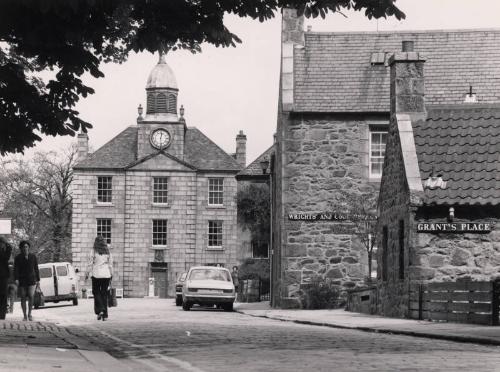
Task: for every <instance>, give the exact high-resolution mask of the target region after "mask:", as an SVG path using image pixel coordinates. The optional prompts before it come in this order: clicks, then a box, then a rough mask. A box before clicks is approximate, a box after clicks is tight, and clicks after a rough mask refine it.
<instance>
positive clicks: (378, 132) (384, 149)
mask: <svg viewBox="0 0 500 372" xmlns="http://www.w3.org/2000/svg"><path fill="white" fill-rule="evenodd" d="M368 133H369V134H368V136H369V137H368V176H369V178H370V179H378V180H379V179H380V178H381V177H382V172H383V166H384V157H385V151H386V148H387V136H388V132H387V131H383V130H380V128H377V129H373V130H372V129H370V130H369V132H368ZM374 134H377V135H382V134H385V136H386V137H385V140H386V143H385V144H383V148H382V147H381V148H380V149H379V151H383V153H384V155H383V156H373V155H372V144H373V143H372V135H374ZM380 146H381V145H380ZM372 159H382V169H381V171H380V174H373V169H372Z"/></svg>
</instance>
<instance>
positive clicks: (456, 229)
mask: <svg viewBox="0 0 500 372" xmlns="http://www.w3.org/2000/svg"><path fill="white" fill-rule="evenodd" d="M491 228H492V225H491V223H488V222H471V223H466V222H426V223H419V224H417V232H420V233H439V232H447V233H489V232H491Z"/></svg>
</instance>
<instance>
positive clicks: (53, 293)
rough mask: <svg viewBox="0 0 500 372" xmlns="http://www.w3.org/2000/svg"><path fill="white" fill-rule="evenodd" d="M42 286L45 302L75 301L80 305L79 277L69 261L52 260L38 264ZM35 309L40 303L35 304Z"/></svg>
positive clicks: (74, 302)
mask: <svg viewBox="0 0 500 372" xmlns="http://www.w3.org/2000/svg"><path fill="white" fill-rule="evenodd" d="M38 271H39V272H40V288H41V290H42V292H43V297H44V300H45V302H59V301H73V305H75V306H76V305H78V288H77V283H78V280H77V277H76V272H75V269H74V268H73V265H71V264H70V263H69V262H51V263H44V264H40V265H38ZM33 306H34V307H35V309H37V308H38V307H40V303H37V302H35V303H34V304H33Z"/></svg>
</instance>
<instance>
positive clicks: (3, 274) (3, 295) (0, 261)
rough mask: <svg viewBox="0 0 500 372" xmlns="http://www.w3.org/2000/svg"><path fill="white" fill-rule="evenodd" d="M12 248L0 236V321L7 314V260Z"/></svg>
mask: <svg viewBox="0 0 500 372" xmlns="http://www.w3.org/2000/svg"><path fill="white" fill-rule="evenodd" d="M11 253H12V246H11V245H10V244H9V243H7V240H5V238H3V237H1V236H0V319H5V313H6V312H7V295H8V292H7V287H8V280H9V258H10V254H11Z"/></svg>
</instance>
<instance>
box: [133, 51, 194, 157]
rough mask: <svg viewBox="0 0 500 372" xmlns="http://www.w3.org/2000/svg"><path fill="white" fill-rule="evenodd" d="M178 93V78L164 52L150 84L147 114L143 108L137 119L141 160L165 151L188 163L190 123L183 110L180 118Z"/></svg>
mask: <svg viewBox="0 0 500 372" xmlns="http://www.w3.org/2000/svg"><path fill="white" fill-rule="evenodd" d="M178 93H179V88H178V87H177V81H176V79H175V75H174V73H173V71H172V69H171V68H170V66H169V65H168V64H167V63H166V62H165V54H163V53H162V52H160V58H159V61H158V64H157V65H156V66H155V67H154V68H153V70H152V71H151V73H150V74H149V77H148V81H147V83H146V96H147V103H146V114H145V115H144V117H143V116H142V108H141V109H140V113H139V117H138V118H137V124H138V125H139V130H138V131H137V159H141V158H143V157H144V156H147V155H150V154H153V153H156V152H158V151H160V150H162V151H165V152H167V153H169V154H171V155H173V156H175V157H176V158H179V159H181V160H184V136H185V133H186V123H185V121H184V118H183V117H182V114H183V113H182V111H183V109H182V108H181V117H179V116H178V115H177V95H178Z"/></svg>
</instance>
